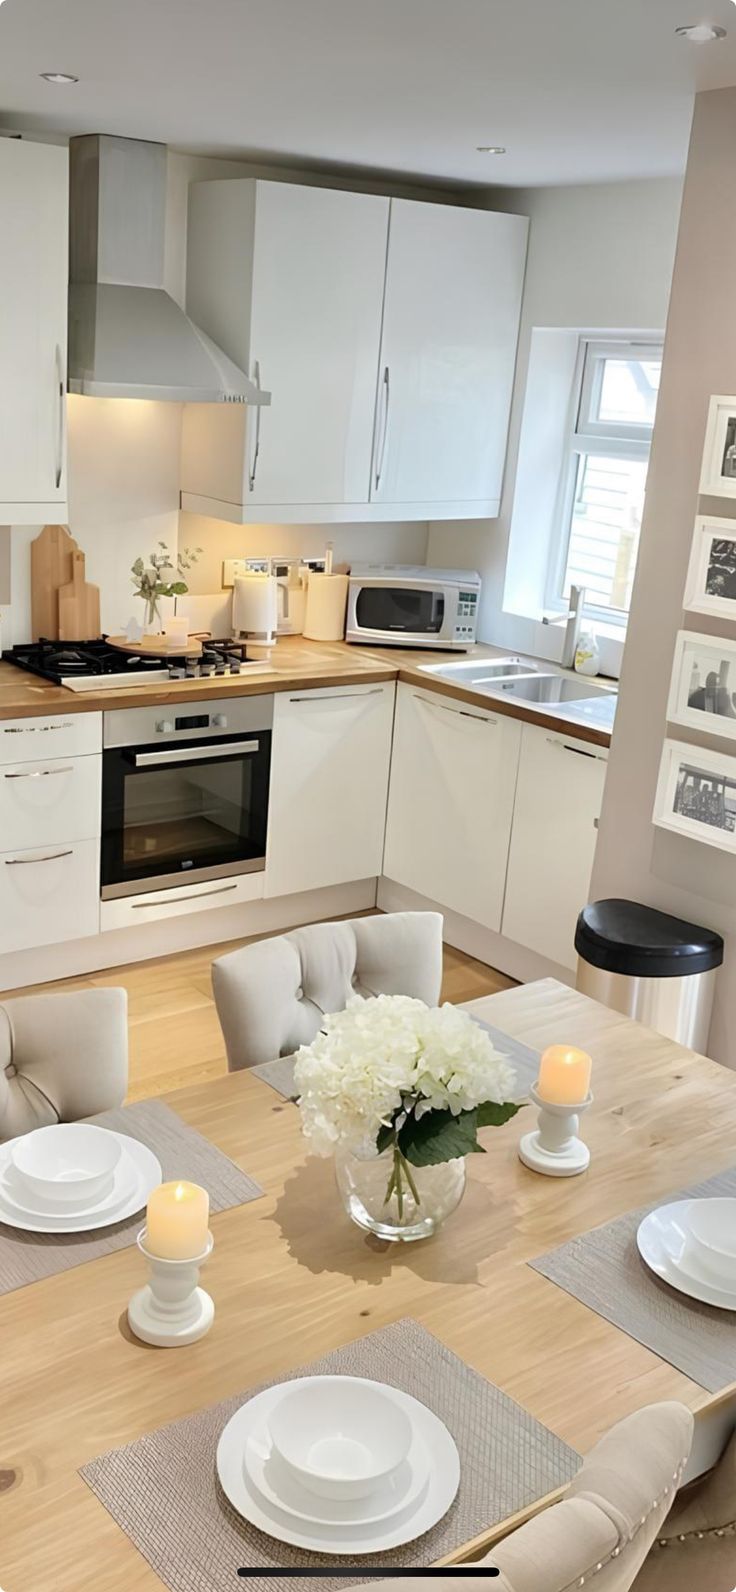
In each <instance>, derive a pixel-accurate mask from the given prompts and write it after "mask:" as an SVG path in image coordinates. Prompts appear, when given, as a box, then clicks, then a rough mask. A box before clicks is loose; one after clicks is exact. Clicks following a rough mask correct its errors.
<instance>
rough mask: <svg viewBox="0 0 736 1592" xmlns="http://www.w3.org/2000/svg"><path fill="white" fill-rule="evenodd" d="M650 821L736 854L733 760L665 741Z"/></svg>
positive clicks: (735, 767) (735, 763) (735, 770)
mask: <svg viewBox="0 0 736 1592" xmlns="http://www.w3.org/2000/svg"><path fill="white" fill-rule="evenodd" d="M652 817H653V820H654V823H655V824H657V826H658V827H659V828H660V829H671V830H673V831H674V832H675V834H679V835H689V836H690V837H691V839H693V840H700V841H702V842H703V843H704V844H705V845H706V846H718V847H719V849H720V850H721V851H730V852H733V853H736V757H732V756H729V754H728V753H726V752H714V751H712V750H710V748H709V749H708V751H705V750H704V749H703V748H702V747H700V746H688V745H687V744H686V743H685V742H684V741H665V743H664V746H663V747H662V761H661V763H660V767H659V780H658V782H657V794H656V796H655V798H654V813H653V815H652Z"/></svg>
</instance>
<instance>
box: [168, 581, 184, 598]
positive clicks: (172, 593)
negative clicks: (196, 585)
mask: <svg viewBox="0 0 736 1592" xmlns="http://www.w3.org/2000/svg"><path fill="white" fill-rule="evenodd" d="M188 590H189V587H188V586H187V583H186V581H185V580H172V582H171V585H170V587H169V590H168V594H167V595H168V596H169V597H183V596H184V593H185V592H187V591H188Z"/></svg>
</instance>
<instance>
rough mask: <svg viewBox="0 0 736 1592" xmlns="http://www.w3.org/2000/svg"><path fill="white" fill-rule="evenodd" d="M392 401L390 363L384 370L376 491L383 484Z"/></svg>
mask: <svg viewBox="0 0 736 1592" xmlns="http://www.w3.org/2000/svg"><path fill="white" fill-rule="evenodd" d="M390 403H391V380H390V375H389V368H388V365H386V367H385V369H384V372H383V430H382V433H381V446H380V448H379V449H378V456H377V459H376V478H375V488H374V490H375V491H376V492H377V491H378V488H379V486H380V484H381V476H382V475H383V461H384V458H385V454H386V438H387V437H388V411H389V405H390Z"/></svg>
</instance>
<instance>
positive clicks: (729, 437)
mask: <svg viewBox="0 0 736 1592" xmlns="http://www.w3.org/2000/svg"><path fill="white" fill-rule="evenodd" d="M700 490H701V492H710V493H711V495H712V496H714V497H736V398H722V397H717V398H711V400H710V404H709V406H708V423H707V425H706V428H705V447H704V449H703V465H702V470H701V475H700Z"/></svg>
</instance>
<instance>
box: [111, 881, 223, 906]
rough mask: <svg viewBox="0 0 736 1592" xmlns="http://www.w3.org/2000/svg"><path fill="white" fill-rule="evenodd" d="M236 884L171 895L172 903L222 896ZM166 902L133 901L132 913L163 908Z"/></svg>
mask: <svg viewBox="0 0 736 1592" xmlns="http://www.w3.org/2000/svg"><path fill="white" fill-rule="evenodd" d="M237 888H238V887H237V885H236V884H219V885H218V886H217V888H216V889H215V890H193V891H192V893H191V895H184V896H183V895H173V894H172V897H171V899H172V901H202V900H204V897H205V896H213V895H224V894H225V892H226V891H227V890H237ZM167 905H168V903H167V902H166V901H161V900H158V901H133V902H132V903H131V911H132V912H142V911H143V909H144V907H165V906H167Z"/></svg>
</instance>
